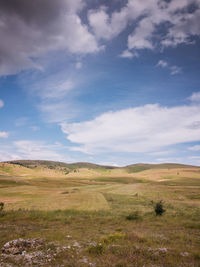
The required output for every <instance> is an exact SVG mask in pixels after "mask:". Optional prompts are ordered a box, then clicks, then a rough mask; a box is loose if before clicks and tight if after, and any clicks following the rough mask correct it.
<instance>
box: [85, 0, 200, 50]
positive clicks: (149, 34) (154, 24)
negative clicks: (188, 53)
mask: <svg viewBox="0 0 200 267" xmlns="http://www.w3.org/2000/svg"><path fill="white" fill-rule="evenodd" d="M191 6H192V7H193V12H191V9H190V11H189V7H191ZM199 8H200V2H199V0H183V1H182V0H181V1H180V0H174V1H158V0H149V1H145V2H143V1H140V0H128V2H127V4H126V5H125V6H124V7H122V8H121V10H120V11H113V12H111V14H109V12H108V10H107V8H106V7H105V6H103V7H102V6H101V7H99V9H96V10H91V11H89V13H88V20H89V23H90V26H91V27H92V29H93V31H94V34H95V35H96V37H97V38H98V39H104V40H110V39H112V38H114V37H116V36H117V35H119V34H120V33H121V32H122V31H123V30H124V29H126V28H127V25H129V28H130V29H131V28H132V33H131V34H129V36H128V44H127V46H128V49H129V50H132V49H135V50H141V49H154V48H156V47H157V46H163V47H167V46H176V45H178V44H180V43H191V40H190V39H191V37H192V36H199V35H200V28H199V26H198V25H199V23H198V21H199V19H200V9H199ZM161 29H162V31H161Z"/></svg>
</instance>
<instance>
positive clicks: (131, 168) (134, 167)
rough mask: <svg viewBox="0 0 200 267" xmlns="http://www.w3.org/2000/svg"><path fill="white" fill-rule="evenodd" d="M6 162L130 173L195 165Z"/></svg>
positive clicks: (30, 165)
mask: <svg viewBox="0 0 200 267" xmlns="http://www.w3.org/2000/svg"><path fill="white" fill-rule="evenodd" d="M6 163H9V164H14V165H20V166H23V167H26V168H31V169H34V168H39V167H41V168H48V169H58V170H62V169H66V170H69V171H73V170H76V169H82V168H87V169H91V170H96V169H100V170H112V169H124V170H126V171H127V172H128V173H137V172H141V171H145V170H149V169H176V168H188V167H190V168H191V167H195V166H190V165H184V164H177V163H162V164H145V163H138V164H131V165H127V166H124V167H114V166H104V165H98V164H94V163H88V162H76V163H64V162H57V161H48V160H15V161H7V162H6Z"/></svg>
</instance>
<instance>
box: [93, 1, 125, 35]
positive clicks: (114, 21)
mask: <svg viewBox="0 0 200 267" xmlns="http://www.w3.org/2000/svg"><path fill="white" fill-rule="evenodd" d="M126 11H127V10H126V8H124V9H122V11H121V12H113V14H112V17H111V18H110V17H109V15H108V14H107V9H106V7H105V6H100V7H99V9H97V10H90V11H89V12H88V21H89V24H90V26H91V27H92V29H93V31H94V33H95V36H96V37H97V39H105V40H110V39H112V38H114V37H115V36H117V35H118V34H119V33H120V32H121V31H122V30H124V29H125V28H126V26H127V19H126Z"/></svg>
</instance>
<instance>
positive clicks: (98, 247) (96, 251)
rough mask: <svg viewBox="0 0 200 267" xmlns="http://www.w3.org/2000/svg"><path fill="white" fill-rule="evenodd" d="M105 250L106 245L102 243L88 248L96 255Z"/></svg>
mask: <svg viewBox="0 0 200 267" xmlns="http://www.w3.org/2000/svg"><path fill="white" fill-rule="evenodd" d="M104 251H105V246H104V245H102V244H97V245H95V246H91V247H89V248H88V252H89V253H90V254H95V255H101V254H103V252H104Z"/></svg>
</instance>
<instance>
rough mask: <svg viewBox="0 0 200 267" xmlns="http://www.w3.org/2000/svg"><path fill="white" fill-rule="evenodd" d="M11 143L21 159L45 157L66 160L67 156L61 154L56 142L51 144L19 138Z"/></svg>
mask: <svg viewBox="0 0 200 267" xmlns="http://www.w3.org/2000/svg"><path fill="white" fill-rule="evenodd" d="M13 145H14V146H15V147H16V151H17V153H18V155H19V158H23V159H36V160H38V159H47V160H58V161H62V160H64V161H68V160H69V158H67V157H66V156H64V155H63V153H62V152H61V151H59V149H60V146H58V145H57V144H54V145H51V144H47V143H45V142H43V141H34V140H19V141H15V142H14V143H13Z"/></svg>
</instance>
